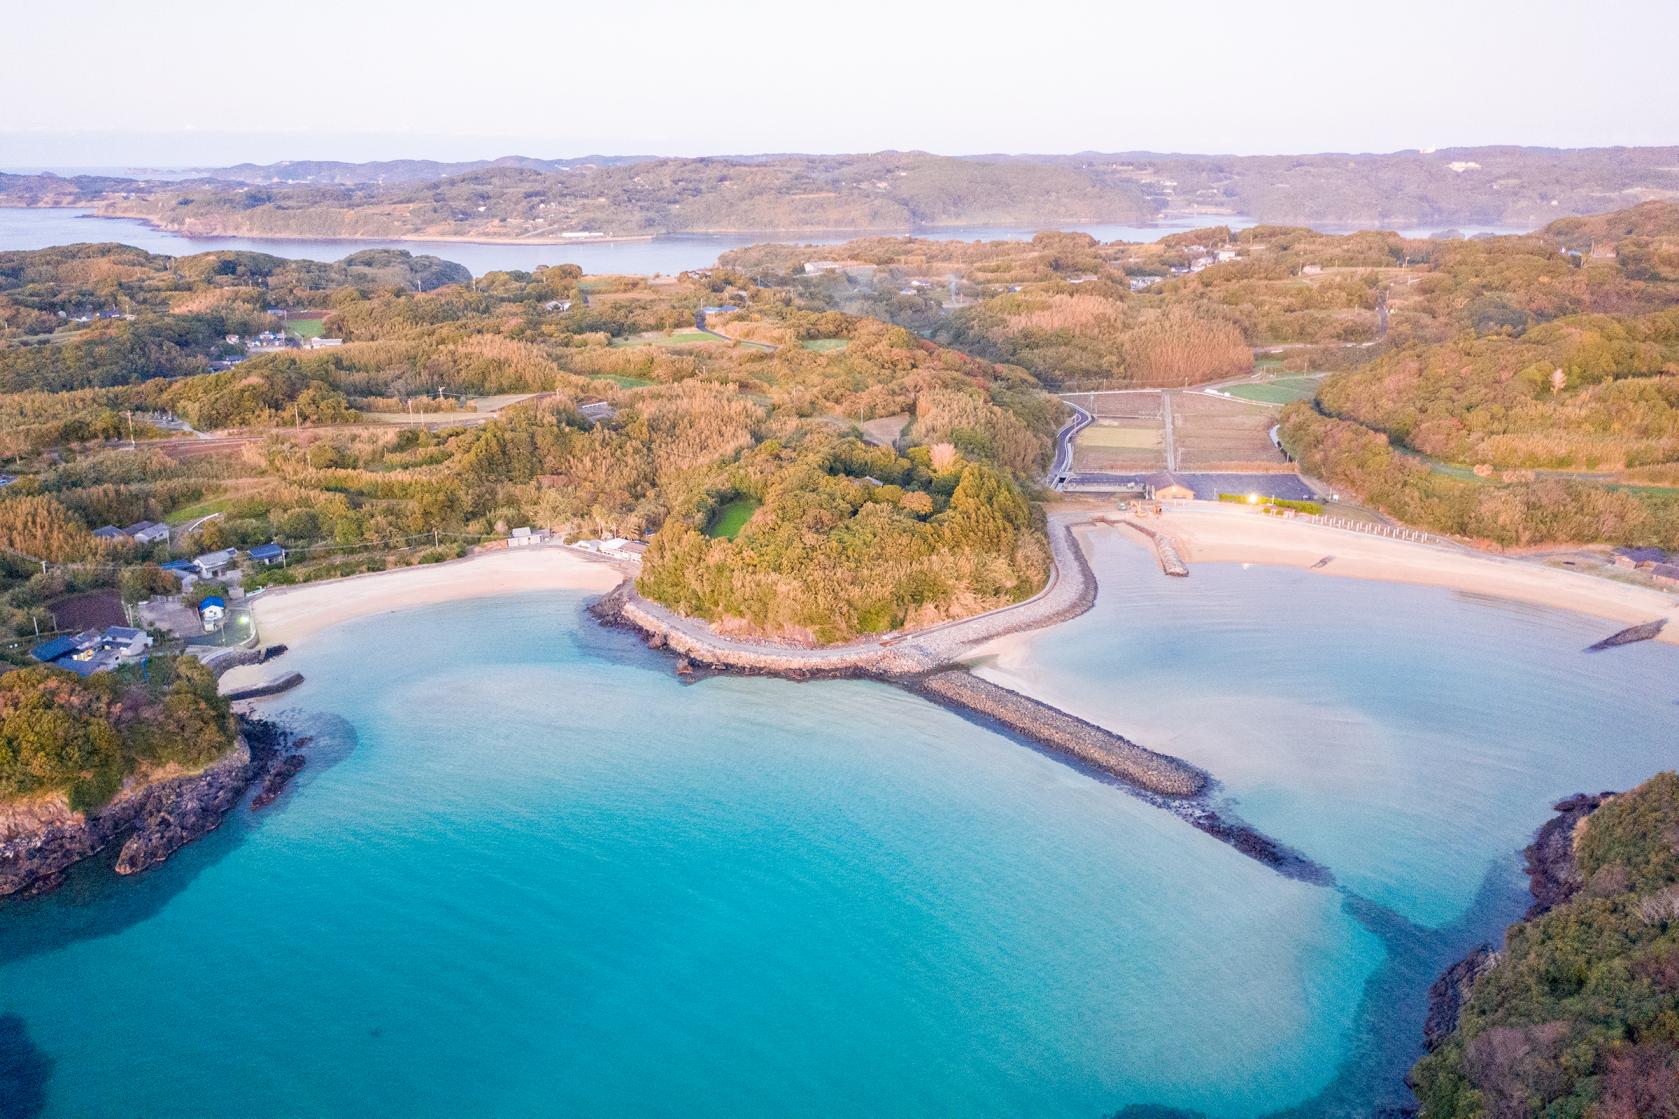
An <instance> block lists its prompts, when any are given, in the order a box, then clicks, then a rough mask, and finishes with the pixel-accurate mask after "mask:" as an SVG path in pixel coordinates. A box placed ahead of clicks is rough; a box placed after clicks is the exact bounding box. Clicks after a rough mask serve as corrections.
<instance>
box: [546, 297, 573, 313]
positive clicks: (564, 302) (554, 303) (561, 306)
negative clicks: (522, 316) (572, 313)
mask: <svg viewBox="0 0 1679 1119" xmlns="http://www.w3.org/2000/svg"><path fill="white" fill-rule="evenodd" d="M542 309H543V310H544V311H559V312H561V313H562V314H563V313H564V312H566V311H569V310H571V300H569V299H550V300H549V301H548V302H546V303H544V304H543V305H542Z"/></svg>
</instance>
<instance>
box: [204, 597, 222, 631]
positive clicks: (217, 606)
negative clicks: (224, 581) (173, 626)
mask: <svg viewBox="0 0 1679 1119" xmlns="http://www.w3.org/2000/svg"><path fill="white" fill-rule="evenodd" d="M226 618H227V600H226V599H224V598H222V596H221V595H219V594H212V595H206V596H205V598H204V601H202V602H200V603H199V604H198V620H199V621H201V622H203V623H204V632H205V633H214V632H215V631H216V630H218V629H221V628H222V622H223V621H224V620H226Z"/></svg>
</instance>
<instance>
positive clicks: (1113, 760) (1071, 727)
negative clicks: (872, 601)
mask: <svg viewBox="0 0 1679 1119" xmlns="http://www.w3.org/2000/svg"><path fill="white" fill-rule="evenodd" d="M901 683H902V685H903V687H905V688H907V689H908V690H909V691H912V692H914V693H915V694H917V695H919V696H923V697H925V698H926V699H929V700H931V701H932V702H934V703H937V704H939V705H940V706H942V707H948V708H950V709H952V710H954V711H957V712H960V713H961V714H964V715H970V716H979V717H980V718H981V719H982V720H984V721H985V722H987V723H994V724H997V725H998V726H1001V727H1003V728H1005V729H1007V730H1010V731H1013V732H1014V733H1015V734H1017V735H1019V736H1020V737H1022V738H1025V739H1027V740H1029V741H1031V742H1035V743H1037V744H1038V745H1039V746H1042V747H1044V748H1046V749H1048V750H1050V751H1053V752H1054V753H1057V754H1061V755H1064V756H1066V757H1069V758H1072V759H1073V760H1075V761H1077V762H1079V763H1081V764H1083V765H1087V766H1089V767H1091V768H1092V769H1096V770H1099V771H1101V772H1102V773H1106V774H1108V775H1109V776H1111V777H1116V778H1118V779H1119V780H1121V781H1124V782H1126V783H1127V784H1130V785H1135V786H1136V787H1138V788H1140V789H1144V790H1146V791H1148V792H1151V793H1157V794H1159V795H1161V796H1167V797H1192V796H1195V795H1196V794H1197V793H1200V792H1202V791H1203V790H1204V789H1205V788H1206V787H1207V775H1206V774H1205V773H1202V772H1201V771H1200V770H1198V769H1196V768H1195V767H1193V766H1191V765H1189V764H1187V763H1185V762H1182V761H1179V760H1178V759H1177V758H1173V757H1168V756H1167V755H1165V754H1157V753H1155V752H1154V751H1153V750H1148V749H1145V748H1144V747H1142V746H1139V745H1137V744H1136V743H1135V742H1132V741H1130V740H1129V739H1126V738H1122V737H1121V736H1119V735H1117V734H1115V733H1113V732H1112V731H1110V730H1106V729H1104V728H1103V727H1099V726H1097V725H1096V724H1094V723H1087V722H1085V721H1084V720H1083V719H1080V718H1078V717H1077V716H1076V715H1069V714H1067V713H1066V712H1065V711H1062V710H1060V709H1058V708H1055V707H1051V706H1050V705H1049V704H1047V703H1043V702H1041V701H1039V700H1036V699H1033V698H1031V697H1030V696H1024V695H1021V694H1020V693H1019V692H1016V691H1011V690H1009V689H1008V688H1005V687H1002V686H1000V685H997V684H993V683H992V682H991V681H989V680H983V679H981V678H980V677H978V676H975V675H973V674H972V673H969V672H964V671H963V670H961V669H946V670H944V671H941V672H932V673H928V674H927V675H925V676H918V677H913V678H911V679H907V680H903V681H901Z"/></svg>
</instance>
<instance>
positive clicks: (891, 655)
mask: <svg viewBox="0 0 1679 1119" xmlns="http://www.w3.org/2000/svg"><path fill="white" fill-rule="evenodd" d="M1082 523H1086V522H1083V521H1078V522H1072V521H1064V520H1057V519H1052V520H1051V522H1050V525H1049V532H1048V536H1049V542H1050V551H1051V555H1052V557H1053V560H1054V566H1053V568H1052V570H1051V574H1050V580H1049V582H1048V584H1046V585H1045V587H1044V589H1043V590H1041V591H1039V592H1038V593H1037V594H1035V595H1033V596H1032V597H1031V598H1029V599H1026V600H1025V601H1024V602H1017V603H1015V604H1013V605H1011V606H1005V607H1002V608H1000V609H997V610H992V611H990V612H989V613H985V614H979V615H976V616H974V617H972V618H962V619H959V620H957V621H953V622H943V623H941V624H939V625H935V626H929V627H928V628H926V629H922V630H916V631H914V632H912V633H904V634H891V635H888V636H886V637H880V638H867V639H864V640H860V641H852V642H848V643H846V644H843V645H823V646H819V647H806V646H799V645H792V644H779V643H776V642H771V641H763V640H746V639H739V638H732V637H724V636H722V635H720V634H718V633H716V632H714V631H713V630H712V629H711V627H710V626H709V625H707V624H706V623H705V622H704V621H702V620H700V619H698V618H687V617H683V616H682V615H680V614H677V613H675V612H673V611H671V610H669V609H667V608H666V607H664V606H661V605H659V604H658V603H656V602H650V601H648V600H647V599H645V598H642V597H641V596H640V595H638V594H636V593H635V588H634V585H633V584H632V583H630V582H629V581H627V580H626V581H625V582H624V583H621V584H619V586H618V587H617V588H616V589H614V590H613V591H611V592H609V593H608V594H607V595H606V596H605V597H603V598H602V599H600V601H598V602H597V603H595V605H594V606H593V607H591V609H592V610H593V612H594V614H595V616H596V617H597V618H599V619H600V620H601V621H603V622H605V623H607V624H609V625H619V626H623V627H625V628H627V629H633V630H636V631H637V632H639V633H641V634H642V635H643V636H645V637H646V638H647V641H648V644H649V645H651V646H652V647H653V648H656V649H669V650H670V651H672V652H673V653H676V654H677V655H678V656H681V657H684V658H686V659H687V660H689V661H690V662H692V663H693V664H695V665H699V666H702V667H705V668H710V669H717V670H724V671H733V672H745V673H757V674H763V675H775V676H790V677H793V678H795V679H801V680H803V679H815V678H818V677H823V676H873V677H880V678H882V679H888V680H891V679H898V678H901V677H906V676H915V675H919V674H922V673H925V672H930V671H933V670H936V669H940V668H945V667H948V666H950V665H951V664H954V663H955V662H956V661H958V660H960V659H961V658H962V657H964V656H966V655H968V654H970V653H972V652H973V651H974V650H975V649H977V648H978V647H979V646H981V645H983V644H984V643H985V642H987V641H990V640H992V639H993V638H997V637H1003V636H1005V635H1007V634H1011V633H1021V632H1024V631H1026V630H1032V629H1041V628H1043V627H1044V626H1049V625H1055V624H1056V623H1059V622H1064V621H1067V620H1068V619H1070V618H1075V617H1077V616H1078V615H1080V614H1082V613H1084V612H1085V611H1086V610H1089V609H1090V607H1091V606H1092V605H1094V604H1095V602H1096V575H1095V573H1094V572H1092V571H1091V570H1090V564H1089V562H1088V561H1086V560H1085V558H1084V553H1083V552H1082V551H1081V550H1080V549H1079V546H1078V541H1077V540H1076V539H1075V538H1074V536H1073V531H1072V530H1073V529H1074V528H1075V527H1077V525H1078V524H1082Z"/></svg>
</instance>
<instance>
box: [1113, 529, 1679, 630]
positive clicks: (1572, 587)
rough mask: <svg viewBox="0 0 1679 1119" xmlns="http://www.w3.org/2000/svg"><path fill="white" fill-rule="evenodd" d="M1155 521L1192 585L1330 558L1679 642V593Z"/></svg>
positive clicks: (1525, 567) (1322, 538) (1332, 533)
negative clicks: (1203, 566) (1203, 575)
mask: <svg viewBox="0 0 1679 1119" xmlns="http://www.w3.org/2000/svg"><path fill="white" fill-rule="evenodd" d="M1147 523H1148V524H1149V526H1150V527H1151V528H1153V529H1155V530H1156V531H1158V532H1163V533H1165V534H1167V535H1169V536H1170V537H1171V538H1172V539H1173V541H1174V542H1175V543H1176V544H1177V545H1178V548H1179V551H1180V552H1181V553H1182V554H1183V557H1184V559H1186V560H1187V561H1188V562H1189V564H1190V570H1191V576H1190V577H1191V578H1194V574H1193V571H1194V565H1195V564H1197V563H1264V564H1276V565H1279V566H1286V567H1307V568H1310V567H1313V566H1314V565H1315V564H1317V563H1318V562H1320V561H1321V560H1323V559H1324V558H1325V557H1326V556H1327V557H1331V558H1330V560H1329V562H1328V563H1326V564H1324V566H1323V567H1321V568H1318V569H1317V570H1318V571H1319V572H1320V573H1321V574H1324V575H1329V576H1340V577H1343V578H1349V579H1378V580H1386V581H1388V582H1393V583H1418V584H1423V585H1426V586H1432V587H1448V588H1450V589H1452V590H1458V591H1467V592H1471V593H1474V594H1486V595H1493V596H1495V597H1498V598H1508V599H1513V600H1515V601H1518V602H1526V603H1531V604H1533V605H1537V606H1549V607H1553V608H1555V609H1558V610H1572V611H1574V612H1576V613H1580V614H1589V615H1592V616H1593V617H1598V618H1603V619H1605V620H1606V621H1610V622H1614V623H1617V625H1618V626H1619V627H1625V626H1629V625H1637V624H1638V623H1640V622H1648V621H1653V620H1655V619H1656V618H1666V619H1667V620H1668V624H1667V628H1666V629H1665V630H1664V631H1663V632H1662V634H1661V637H1660V638H1659V640H1662V641H1669V642H1673V643H1675V644H1679V594H1673V593H1669V592H1665V591H1660V590H1656V589H1654V588H1650V587H1640V586H1634V585H1632V584H1630V583H1620V582H1616V581H1615V580H1612V579H1606V578H1603V577H1601V576H1597V575H1591V574H1587V573H1585V572H1580V571H1568V570H1564V569H1562V568H1557V567H1546V566H1544V565H1543V564H1540V563H1537V562H1535V561H1533V560H1525V559H1513V558H1505V557H1502V556H1493V555H1487V554H1485V553H1481V552H1473V551H1469V550H1467V549H1463V550H1460V549H1454V548H1449V547H1441V546H1438V545H1433V544H1420V543H1412V542H1410V541H1405V540H1394V539H1390V538H1388V537H1383V536H1370V535H1366V534H1364V533H1361V532H1354V531H1350V530H1347V529H1338V528H1330V527H1328V526H1325V525H1316V524H1310V523H1307V522H1305V521H1299V520H1292V519H1289V518H1285V517H1268V516H1264V515H1263V514H1260V513H1257V512H1254V511H1252V510H1249V509H1244V508H1242V507H1239V506H1233V505H1215V504H1213V503H1210V502H1197V503H1194V504H1189V505H1181V506H1174V507H1172V508H1170V509H1168V510H1167V511H1166V513H1165V515H1164V516H1162V517H1160V518H1158V519H1153V520H1150V521H1149V522H1147ZM1096 531H1101V530H1096ZM1121 531H1123V530H1121ZM1609 632H1612V630H1611V631H1606V632H1605V634H1604V636H1605V637H1607V636H1608V635H1609Z"/></svg>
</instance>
